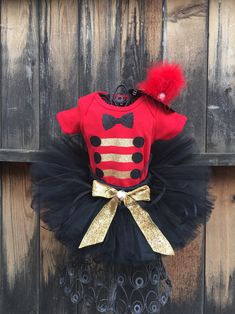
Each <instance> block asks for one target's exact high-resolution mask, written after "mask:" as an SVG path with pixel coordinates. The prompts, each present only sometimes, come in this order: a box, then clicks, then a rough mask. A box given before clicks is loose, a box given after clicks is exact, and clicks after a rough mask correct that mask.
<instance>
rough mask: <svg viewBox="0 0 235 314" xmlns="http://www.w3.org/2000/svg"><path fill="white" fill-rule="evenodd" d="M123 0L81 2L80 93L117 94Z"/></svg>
mask: <svg viewBox="0 0 235 314" xmlns="http://www.w3.org/2000/svg"><path fill="white" fill-rule="evenodd" d="M119 7H120V1H118V0H110V1H105V0H79V1H78V8H79V11H78V29H79V34H78V59H79V67H78V80H79V82H78V92H79V96H82V95H85V94H88V93H91V92H93V91H95V90H100V91H101V90H106V91H108V92H113V90H114V89H115V87H116V85H118V84H119V83H120V9H119Z"/></svg>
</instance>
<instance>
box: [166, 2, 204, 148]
mask: <svg viewBox="0 0 235 314" xmlns="http://www.w3.org/2000/svg"><path fill="white" fill-rule="evenodd" d="M164 9H165V10H164V12H165V14H164V33H163V34H164V37H163V57H164V59H168V60H170V61H173V62H178V63H180V64H181V66H182V67H183V69H184V72H185V76H186V81H187V86H186V88H185V90H184V91H183V93H182V94H181V96H180V97H179V98H177V99H176V101H175V102H174V103H175V104H174V106H173V108H175V109H176V110H177V111H179V112H181V113H183V114H186V115H187V116H188V118H189V120H190V121H191V122H192V132H193V134H194V135H195V137H196V139H197V142H198V144H199V148H200V151H201V152H205V143H206V137H205V130H206V99H207V98H206V96H207V36H208V29H207V1H206V0H196V1H195V0H186V1H185V0H176V1H171V0H167V1H165V8H164Z"/></svg>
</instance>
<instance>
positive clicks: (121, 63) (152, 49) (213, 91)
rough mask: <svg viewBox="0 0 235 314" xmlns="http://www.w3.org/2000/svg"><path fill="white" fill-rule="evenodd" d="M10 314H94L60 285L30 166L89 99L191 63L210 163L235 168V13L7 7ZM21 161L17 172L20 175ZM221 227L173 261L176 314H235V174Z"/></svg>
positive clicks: (214, 5) (158, 4)
mask: <svg viewBox="0 0 235 314" xmlns="http://www.w3.org/2000/svg"><path fill="white" fill-rule="evenodd" d="M0 6H1V11H0V12H1V16H0V18H1V24H0V25H1V33H0V36H1V51H0V53H1V54H0V60H1V63H0V68H1V93H0V101H1V110H0V117H1V127H0V147H1V148H0V160H2V164H1V181H0V185H1V203H0V204H1V205H0V207H1V208H0V225H1V234H0V252H1V255H0V292H1V293H0V313H1V314H2V313H3V314H15V313H17V314H18V313H19V314H26V313H30V314H36V313H39V312H40V313H43V314H49V313H50V314H60V313H69V314H73V313H84V314H85V313H87V312H86V311H85V310H84V309H81V308H79V307H78V308H77V307H76V306H74V305H72V304H71V303H69V302H68V300H67V299H66V298H65V297H64V296H63V294H62V291H60V290H59V288H58V283H57V282H56V281H55V278H57V275H58V271H59V270H58V267H59V266H60V265H62V264H63V260H64V259H65V258H66V253H65V250H64V249H63V247H62V246H61V245H60V244H59V243H56V242H55V240H54V239H53V236H52V235H51V234H50V233H49V232H47V231H45V230H44V229H43V228H40V222H39V221H38V219H37V217H36V216H35V214H34V213H33V211H32V209H31V207H30V202H31V196H30V174H29V166H30V165H29V164H27V163H24V162H25V161H30V160H31V159H32V158H33V156H34V155H35V154H37V153H38V152H39V151H40V150H42V149H43V147H45V145H46V143H47V142H48V141H49V140H50V138H53V137H55V136H58V135H60V131H59V128H58V125H57V124H56V121H55V113H56V112H57V111H59V110H62V109H65V108H71V107H73V106H75V105H76V100H77V98H78V97H80V96H81V95H84V94H86V93H89V92H92V91H94V90H103V89H104V90H109V91H112V90H113V89H114V88H115V86H116V85H118V84H119V83H120V82H121V81H124V82H125V83H127V84H129V85H130V86H131V85H132V84H134V83H135V82H137V81H139V80H141V79H142V78H143V77H144V76H145V73H146V66H147V65H148V64H150V63H151V62H153V61H157V60H161V59H162V58H167V59H169V60H173V61H176V62H180V63H181V64H182V65H183V67H184V69H185V74H186V77H187V82H188V83H187V89H186V90H185V91H184V92H183V93H182V95H181V96H180V97H179V98H178V99H177V100H176V102H175V103H174V105H173V107H174V108H175V109H176V110H177V111H180V112H182V113H184V114H187V115H188V116H189V118H190V120H191V122H192V131H193V133H194V135H195V137H196V139H197V141H198V143H199V146H200V151H201V154H200V155H199V161H200V160H203V161H204V162H206V163H209V164H212V165H219V164H220V165H235V145H234V141H235V140H234V139H235V136H234V134H235V124H234V123H233V122H234V119H235V83H234V82H235V80H234V73H235V37H234V33H235V29H234V28H235V1H233V0H220V1H219V0H218V1H216V0H210V1H206V0H200V1H199V0H164V1H161V0H147V1H143V0H130V1H127V0H108V1H107V0H99V1H98V0H76V1H75V0H74V1H73V0H67V1H63V0H61V1H59V0H51V1H45V0H43V1H36V0H35V1H32V0H31V1H30V0H28V1H26V0H22V1H16V0H14V1H13V0H11V1H7V0H1V2H0ZM10 161H14V162H12V163H10ZM211 185H212V187H213V191H214V194H215V195H216V197H217V201H216V207H215V210H214V212H213V215H212V218H211V220H210V222H209V224H208V225H207V226H205V227H203V228H202V231H201V235H200V236H198V237H197V239H196V240H195V241H193V242H192V243H191V244H190V245H189V246H187V247H186V248H185V249H184V250H182V251H181V252H179V253H178V254H177V255H176V256H175V257H172V258H166V259H165V263H166V266H167V269H168V271H169V273H170V275H171V278H172V281H173V285H174V293H173V299H172V301H171V302H170V303H169V304H168V305H167V306H166V308H165V309H164V310H163V313H164V314H173V313H174V314H202V313H203V314H212V313H213V314H232V313H234V312H235V231H234V230H235V196H234V191H235V168H234V167H214V176H213V180H212V182H211ZM89 314H95V313H89Z"/></svg>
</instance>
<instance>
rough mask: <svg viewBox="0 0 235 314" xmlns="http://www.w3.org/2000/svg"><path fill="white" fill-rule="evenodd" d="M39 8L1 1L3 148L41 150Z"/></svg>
mask: <svg viewBox="0 0 235 314" xmlns="http://www.w3.org/2000/svg"><path fill="white" fill-rule="evenodd" d="M37 16H38V7H37V2H36V1H27V0H24V1H20V2H19V1H4V0H2V1H1V25H2V27H1V71H2V72H1V73H2V81H1V109H2V112H1V118H2V119H1V129H2V140H1V141H2V147H3V148H22V149H38V148H39V114H38V112H39V97H38V96H39V80H38V71H39V62H38V23H37Z"/></svg>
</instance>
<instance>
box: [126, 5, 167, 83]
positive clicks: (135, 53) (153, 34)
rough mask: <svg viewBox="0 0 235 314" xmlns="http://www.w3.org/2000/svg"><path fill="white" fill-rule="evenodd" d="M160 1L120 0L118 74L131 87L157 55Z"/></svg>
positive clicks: (141, 76)
mask: <svg viewBox="0 0 235 314" xmlns="http://www.w3.org/2000/svg"><path fill="white" fill-rule="evenodd" d="M161 20H162V1H152V0H151V1H141V0H134V1H121V22H120V24H121V26H122V27H121V49H120V53H121V57H120V59H121V66H120V68H121V77H122V79H123V81H124V82H125V83H126V84H127V85H128V86H129V87H134V85H135V84H136V83H137V82H140V81H141V80H142V79H144V77H145V75H146V67H147V66H149V65H150V64H151V63H153V62H156V61H159V60H160V59H161V33H162V23H161Z"/></svg>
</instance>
